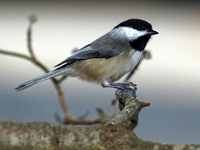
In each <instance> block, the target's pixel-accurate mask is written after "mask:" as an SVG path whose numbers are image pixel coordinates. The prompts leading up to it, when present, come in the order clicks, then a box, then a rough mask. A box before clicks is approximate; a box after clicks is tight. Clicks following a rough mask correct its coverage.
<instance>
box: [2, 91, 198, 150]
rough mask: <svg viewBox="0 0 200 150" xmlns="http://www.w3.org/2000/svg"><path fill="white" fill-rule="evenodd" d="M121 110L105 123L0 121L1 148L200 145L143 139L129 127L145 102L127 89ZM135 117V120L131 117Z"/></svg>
mask: <svg viewBox="0 0 200 150" xmlns="http://www.w3.org/2000/svg"><path fill="white" fill-rule="evenodd" d="M122 103H123V104H121V105H122V107H121V109H122V110H121V112H120V113H119V114H117V115H116V116H115V117H113V118H112V119H111V120H110V121H109V122H108V123H106V124H104V125H93V126H74V125H62V124H56V123H44V122H11V121H1V122H0V150H3V149H5V150H11V149H12V150H16V149H20V150H25V149H26V150H27V149H28V150H33V149H34V150H40V149H43V150H45V149H48V150H54V149H55V150H61V149H62V150H65V149H66V150H72V149H73V150H74V149H81V150H82V149H85V150H90V149H92V150H94V149H96V150H104V149H106V150H108V149H109V150H110V149H115V150H118V149H120V150H159V149H161V150H197V149H200V145H175V144H163V143H156V142H150V141H144V140H141V139H140V138H138V137H137V136H136V135H135V134H134V133H133V131H132V128H133V126H135V123H136V124H137V118H138V113H139V111H140V110H141V108H143V107H145V106H148V105H149V104H148V103H143V102H139V101H138V100H137V99H135V98H133V97H132V96H131V95H130V94H129V93H125V94H124V95H123V97H122ZM133 120H134V121H133Z"/></svg>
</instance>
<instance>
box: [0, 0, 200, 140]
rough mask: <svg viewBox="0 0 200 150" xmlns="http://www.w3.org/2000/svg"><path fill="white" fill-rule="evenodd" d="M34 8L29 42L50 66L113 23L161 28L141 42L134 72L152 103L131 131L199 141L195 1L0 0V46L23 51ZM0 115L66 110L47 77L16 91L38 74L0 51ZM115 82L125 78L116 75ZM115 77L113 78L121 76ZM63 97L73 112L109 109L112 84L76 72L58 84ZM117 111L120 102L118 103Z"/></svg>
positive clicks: (32, 117)
mask: <svg viewBox="0 0 200 150" xmlns="http://www.w3.org/2000/svg"><path fill="white" fill-rule="evenodd" d="M32 14H34V15H36V16H37V17H38V19H39V21H38V22H37V23H36V24H35V25H34V26H33V43H32V44H33V49H34V52H35V54H36V56H37V58H38V59H39V60H41V61H42V62H44V63H45V64H46V65H47V66H48V68H49V69H51V70H52V69H53V66H54V65H56V64H58V63H59V62H61V61H62V60H64V59H65V58H66V57H68V56H69V55H70V51H71V49H73V48H75V47H77V48H81V47H83V46H85V45H86V44H88V43H90V42H91V41H93V40H95V39H96V38H98V37H100V36H101V35H103V34H105V33H106V32H108V31H110V30H111V29H112V28H113V27H114V26H116V25H117V24H118V23H120V22H122V21H124V20H127V19H130V18H141V19H144V20H147V21H148V22H150V23H151V24H152V25H153V28H154V29H155V30H156V31H158V32H159V33H160V34H159V35H156V36H153V38H152V39H151V41H150V42H149V44H148V45H147V47H146V49H148V50H150V51H151V53H152V59H151V60H145V61H143V62H142V64H141V66H140V68H139V70H138V71H137V72H136V74H135V75H134V76H133V77H132V78H131V81H132V82H134V83H136V84H137V85H138V92H137V96H138V99H139V100H140V101H145V102H149V103H151V106H150V107H148V108H145V109H143V110H142V111H141V113H140V115H139V117H140V118H139V125H138V126H137V128H136V129H135V132H136V134H137V135H138V136H139V137H140V138H142V139H145V140H152V141H158V142H165V143H179V144H186V143H188V144H189V143H198V144H199V142H200V109H199V108H200V99H199V97H200V67H199V66H200V59H199V57H200V44H199V42H200V36H199V35H200V17H199V16H200V1H128V0H127V1H84V2H83V1H17V0H16V1H3V0H2V1H0V49H1V50H2V49H3V50H9V51H15V52H20V53H24V54H28V52H27V45H26V44H27V43H26V31H27V27H28V21H27V17H28V16H29V15H32ZM0 68H1V75H0V120H14V121H48V122H56V121H55V119H54V113H55V112H58V113H60V114H61V115H63V114H62V113H63V112H62V110H61V107H60V105H59V102H58V97H57V93H56V90H55V89H54V87H53V85H52V83H51V82H50V81H46V82H43V83H41V84H37V85H35V86H33V87H31V88H28V89H27V90H24V91H21V92H16V91H15V90H14V88H15V87H16V86H18V85H19V84H21V83H23V82H25V81H27V80H29V79H32V78H34V77H37V76H39V75H42V74H43V72H42V71H41V70H40V69H38V68H36V67H35V66H33V64H31V63H30V62H28V61H25V60H22V59H18V58H15V57H10V56H4V55H0ZM120 81H123V79H121V80H120ZM120 81H118V82H120ZM62 87H63V91H64V92H65V96H66V99H67V104H68V106H69V108H70V110H71V111H72V112H73V113H74V115H75V116H80V115H82V114H83V113H84V112H85V111H87V110H89V111H90V115H89V118H96V117H98V115H97V113H96V111H95V107H100V108H103V109H104V111H105V112H109V108H110V102H111V100H112V98H113V95H114V93H115V90H114V89H104V88H102V87H101V86H99V85H95V84H90V83H87V82H83V81H80V80H78V79H75V78H70V79H67V80H66V81H64V82H63V83H62ZM116 111H118V109H117V108H116Z"/></svg>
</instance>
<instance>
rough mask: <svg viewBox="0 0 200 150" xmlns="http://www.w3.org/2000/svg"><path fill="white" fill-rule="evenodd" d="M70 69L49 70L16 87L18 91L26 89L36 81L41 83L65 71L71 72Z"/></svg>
mask: <svg viewBox="0 0 200 150" xmlns="http://www.w3.org/2000/svg"><path fill="white" fill-rule="evenodd" d="M69 70H70V68H58V69H56V70H53V71H51V72H48V73H46V74H44V75H42V76H39V77H37V78H35V79H32V80H30V81H27V82H25V83H23V84H21V85H19V86H18V87H16V88H15V89H16V91H21V90H23V89H26V88H28V87H30V86H32V85H34V84H36V83H39V82H42V81H45V80H47V79H50V78H53V77H55V76H58V75H61V74H62V73H65V72H66V73H67V72H69Z"/></svg>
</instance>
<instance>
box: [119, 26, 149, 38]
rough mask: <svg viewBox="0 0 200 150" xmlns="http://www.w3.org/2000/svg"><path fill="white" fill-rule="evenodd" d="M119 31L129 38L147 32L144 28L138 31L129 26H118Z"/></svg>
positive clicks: (137, 36)
mask: <svg viewBox="0 0 200 150" xmlns="http://www.w3.org/2000/svg"><path fill="white" fill-rule="evenodd" d="M120 29H121V33H122V34H124V35H125V36H126V37H127V38H128V39H129V40H135V39H137V38H139V37H141V36H143V35H146V34H148V32H147V31H146V30H144V31H138V30H136V29H133V28H131V27H120Z"/></svg>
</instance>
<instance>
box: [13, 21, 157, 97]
mask: <svg viewBox="0 0 200 150" xmlns="http://www.w3.org/2000/svg"><path fill="white" fill-rule="evenodd" d="M155 34H158V32H157V31H154V30H153V29H152V26H151V24H150V23H148V22H147V21H144V20H140V19H129V20H127V21H124V22H122V23H120V24H118V25H117V26H115V27H114V28H113V29H112V30H111V31H110V32H108V33H107V34H105V35H103V36H102V37H100V38H98V39H96V40H95V41H93V42H92V43H90V44H88V45H86V46H85V47H83V48H81V49H80V50H79V51H77V52H75V53H73V54H72V55H71V56H70V57H68V58H67V59H65V60H64V61H62V62H61V63H59V64H58V65H56V66H55V67H57V68H56V69H55V70H53V71H51V72H49V73H46V74H44V75H42V76H40V77H37V78H35V79H32V80H30V81H27V82H25V83H23V84H21V85H19V86H18V87H17V88H16V90H17V91H20V90H23V89H25V88H28V87H30V86H32V85H34V84H36V83H39V82H41V81H45V80H47V79H50V78H52V77H55V76H58V75H64V76H72V77H78V78H80V79H82V80H86V81H89V82H95V83H99V84H101V85H102V86H103V87H111V88H116V89H119V90H122V91H129V92H131V93H133V94H134V92H133V89H134V88H132V87H131V86H130V85H129V84H127V83H114V81H116V80H118V79H120V78H121V77H122V76H123V75H125V74H126V73H128V72H129V71H131V70H133V69H134V67H135V66H136V65H137V64H138V62H139V61H140V59H141V56H142V53H143V51H144V48H145V46H146V44H147V43H148V41H149V39H150V38H151V36H152V35H155Z"/></svg>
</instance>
